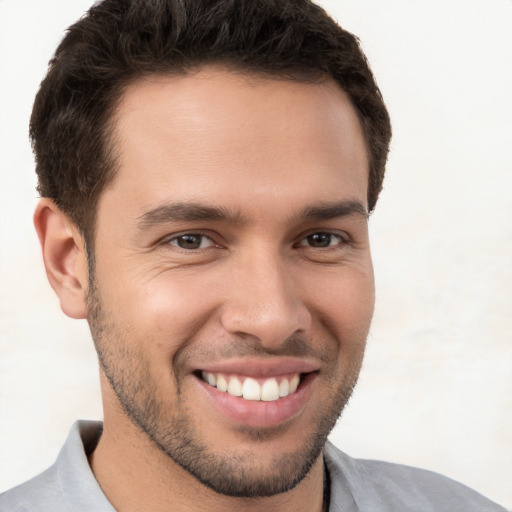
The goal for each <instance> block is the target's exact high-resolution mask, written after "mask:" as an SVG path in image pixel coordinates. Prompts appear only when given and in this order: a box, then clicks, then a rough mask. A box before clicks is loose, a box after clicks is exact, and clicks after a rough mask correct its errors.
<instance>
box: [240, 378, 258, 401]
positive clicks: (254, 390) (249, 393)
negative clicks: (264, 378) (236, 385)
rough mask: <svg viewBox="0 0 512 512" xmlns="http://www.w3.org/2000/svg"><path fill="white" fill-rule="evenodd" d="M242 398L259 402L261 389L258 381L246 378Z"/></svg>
mask: <svg viewBox="0 0 512 512" xmlns="http://www.w3.org/2000/svg"><path fill="white" fill-rule="evenodd" d="M242 396H243V397H244V399H245V400H260V399H261V388H260V385H259V383H258V381H257V380H254V379H251V378H250V377H247V379H245V382H244V385H243V393H242Z"/></svg>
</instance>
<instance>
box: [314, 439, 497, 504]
mask: <svg viewBox="0 0 512 512" xmlns="http://www.w3.org/2000/svg"><path fill="white" fill-rule="evenodd" d="M324 457H325V461H326V465H327V468H328V470H329V475H330V478H331V502H332V501H333V500H336V496H335V495H336V490H338V491H339V492H343V490H342V489H345V488H348V489H349V490H350V492H351V493H352V497H353V500H354V502H355V503H356V504H357V507H358V509H359V510H371V511H376V512H377V511H387V510H393V511H394V512H400V511H409V510H418V511H419V510H421V511H422V512H430V511H431V512H458V511H461V512H462V511H464V512H506V509H504V508H503V507H501V506H500V505H498V504H497V503H494V502H492V501H490V500H488V499H487V498H485V497H484V496H482V495H481V494H479V493H478V492H476V491H474V490H472V489H470V488H469V487H467V486H465V485H463V484H461V483H459V482H456V481H454V480H451V479H450V478H447V477H444V476H442V475H440V474H438V473H434V472H432V471H427V470H424V469H419V468H413V467H410V466H404V465H401V464H392V463H389V462H382V461H376V460H363V459H354V458H352V457H349V456H348V455H347V454H345V453H343V452H341V451H340V450H338V449H337V448H336V447H335V446H333V445H332V444H331V443H328V444H327V445H326V448H325V451H324ZM334 510H336V509H334Z"/></svg>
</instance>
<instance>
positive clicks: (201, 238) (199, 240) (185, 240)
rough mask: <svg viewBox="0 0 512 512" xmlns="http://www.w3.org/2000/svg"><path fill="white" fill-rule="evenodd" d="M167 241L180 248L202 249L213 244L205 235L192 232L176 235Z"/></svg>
mask: <svg viewBox="0 0 512 512" xmlns="http://www.w3.org/2000/svg"><path fill="white" fill-rule="evenodd" d="M169 243H170V244H171V245H175V246H176V247H179V248H180V249H188V250H195V249H204V248H206V247H211V246H212V245H213V241H212V240H211V239H210V238H208V237H207V236H205V235H199V234H194V233H187V234H184V235H179V236H176V237H174V238H172V239H171V240H170V241H169Z"/></svg>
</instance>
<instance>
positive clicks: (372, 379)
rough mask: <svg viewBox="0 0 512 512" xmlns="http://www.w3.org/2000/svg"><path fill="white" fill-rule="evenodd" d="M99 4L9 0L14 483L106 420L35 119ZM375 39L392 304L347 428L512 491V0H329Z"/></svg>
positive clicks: (358, 437)
mask: <svg viewBox="0 0 512 512" xmlns="http://www.w3.org/2000/svg"><path fill="white" fill-rule="evenodd" d="M90 4H91V2H89V1H84V0H46V1H44V2H43V1H40V0H34V1H30V0H0V180H1V181H0V278H1V280H0V415H1V416H0V491H2V490H5V489H7V488H9V487H11V486H13V485H15V484H17V483H20V482H22V481H23V480H25V479H27V478H28V477H30V476H32V475H34V474H36V473H37V472H39V471H41V470H43V469H44V468H45V467H47V466H48V465H50V464H51V463H52V462H53V460H54V458H55V457H56V455H57V452H58V450H59V448H60V446H61V444H62V442H63V441H64V439H65V437H66V434H67V431H68V428H69V427H70V425H71V423H72V422H73V421H74V420H75V419H77V418H101V405H100V397H99V385H98V370H97V364H96V359H95V354H94V350H93V346H92V342H91V340H90V335H89V331H88V328H87V325H86V324H85V323H84V322H82V321H76V320H70V319H68V318H66V317H65V316H64V315H63V314H62V313H61V311H60V309H59V306H58V303H57V300H56V298H55V297H54V295H53V292H52V291H51V289H50V287H49V285H48V284H47V282H46V277H45V275H44V270H43V265H42V262H41V258H40V254H39V247H38V242H37V238H36V235H35V233H34V231H33V228H32V219H31V217H32V211H33V208H34V205H35V203H36V201H37V193H36V191H35V175H34V164H33V158H32V155H31V151H30V144H29V141H28V137H27V126H28V119H29V116H30V111H31V106H32V102H33V98H34V95H35V92H36V90H37V87H38V84H39V82H40V81H41V79H42V78H43V76H44V73H45V69H46V65H47V62H48V60H49V58H50V56H51V54H52V52H53V50H54V48H55V46H56V45H57V43H58V42H59V40H60V39H61V37H62V36H63V33H64V30H65V28H66V27H67V26H68V25H69V24H70V23H72V22H73V21H74V20H75V19H77V18H78V17H79V16H80V15H81V14H82V13H83V12H84V11H85V10H86V9H87V8H88V7H89V6H90ZM322 5H324V6H325V7H326V8H327V9H328V10H329V11H330V12H331V13H332V14H333V16H334V17H335V18H336V19H337V20H338V22H339V23H340V24H341V25H342V26H343V27H344V28H347V29H348V30H350V31H352V32H354V33H356V34H357V35H358V36H359V37H360V40H361V44H362V46H363V48H364V49H365V51H366V53H367V56H368V58H369V60H370V63H371V64H372V68H373V70H374V72H375V75H376V77H377V80H378V82H379V85H380V87H381V90H382V92H383V95H384V98H385V100H386V102H387V104H388V106H389V110H390V113H391V117H392V121H393V128H394V138H393V143H392V150H391V155H390V159H389V164H388V170H387V177H386V181H385V189H384V192H383V194H382V196H381V199H380V202H379V204H378V205H377V209H376V212H375V213H374V215H373V216H372V218H371V220H370V226H371V236H372V246H373V254H374V263H375V273H376V289H377V303H376V311H375V318H374V322H373V326H372V329H371V333H370V337H369V344H368V352H367V358H366V362H365V365H364V368H363V372H362V375H361V379H360V383H359V386H358V388H357V390H356V392H355V395H354V397H353V399H352V402H351V403H350V405H349V407H348V408H347V410H346V411H345V413H344V415H343V418H342V419H341V420H340V422H338V425H337V427H336V429H335V431H334V432H333V434H332V436H331V439H332V440H333V441H334V442H335V444H336V445H338V446H339V447H340V448H342V449H343V450H344V451H346V452H348V453H350V454H351V455H353V456H358V457H364V458H378V459H384V460H390V461H395V462H401V463H405V464H410V465H415V466H421V467H425V468H429V469H432V470H435V471H438V472H441V473H444V474H446V475H449V476H451V477H452V478H455V479H457V480H460V481H462V482H464V483H466V484H468V485H470V486H471V487H474V488H476V489H477V490H479V491H480V492H482V493H483V494H486V495H488V496H489V497H490V498H492V499H494V500H495V501H498V502H500V503H502V504H504V505H508V506H509V507H510V506H512V292H511V290H512V124H511V116H512V94H511V92H512V30H511V27H512V1H511V0H472V1H471V0H465V1H455V0H451V1H441V0H439V1H437V2H436V1H432V0H416V1H412V0H407V1H405V0H404V1H397V0H386V1H378V0H375V1H369V0H352V1H348V0H332V1H324V2H322Z"/></svg>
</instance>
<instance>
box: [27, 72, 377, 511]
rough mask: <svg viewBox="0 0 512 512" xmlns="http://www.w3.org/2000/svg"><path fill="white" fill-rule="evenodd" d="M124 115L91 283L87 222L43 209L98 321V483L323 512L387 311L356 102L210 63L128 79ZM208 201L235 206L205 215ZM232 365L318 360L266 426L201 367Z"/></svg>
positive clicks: (126, 506)
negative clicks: (201, 374) (282, 413)
mask: <svg viewBox="0 0 512 512" xmlns="http://www.w3.org/2000/svg"><path fill="white" fill-rule="evenodd" d="M114 125H115V132H114V134H115V139H116V141H117V143H116V153H117V157H118V163H119V171H118V174H117V177H116V179H115V180H114V182H113V183H112V184H111V185H109V187H108V188H107V189H106V190H104V191H103V192H102V195H101V197H100V201H99V204H98V212H97V229H96V235H95V246H94V250H95V255H96V266H95V269H94V276H93V279H92V282H93V283H94V286H93V287H92V288H91V289H89V277H90V276H89V275H88V268H87V258H86V253H85V249H84V245H83V241H82V239H81V237H80V234H79V232H78V230H77V229H76V227H75V226H73V225H72V224H71V223H70V222H69V220H68V219H67V218H66V216H65V215H64V214H63V213H62V212H60V211H59V209H58V208H57V207H56V206H55V205H54V204H53V203H52V202H51V201H49V200H47V199H45V200H42V201H41V203H40V204H39V206H38V208H37V210H36V213H35V224H36V228H37V230H38V233H39V237H40V239H41V242H42V247H43V255H44V258H45V264H46V269H47V273H48V276H49V279H50V282H51V284H52V286H53V287H54V289H55V290H56V292H57V294H58V295H59V298H60V301H61V307H62V309H63V311H64V312H65V313H66V314H68V315H69V316H72V317H74V318H85V317H86V318H88V320H89V323H90V326H91V332H92V335H93V338H94V341H95V344H96V348H97V350H98V354H99V358H100V362H101V368H102V370H101V384H102V393H103V402H104V415H105V417H104V432H103V435H102V437H101V439H100V442H99V444H98V446H97V448H96V450H95V451H94V453H93V454H92V456H91V457H90V463H91V467H92V469H93V471H94V474H95V476H96V478H97V480H98V482H99V484H100V486H101V487H102V489H103V491H104V492H105V494H106V496H107V497H108V499H109V500H110V501H111V503H112V504H113V505H114V507H115V508H116V510H119V511H122V512H124V511H136V510H141V511H142V510H153V511H159V510H162V511H163V510H166V511H168V510H191V511H194V510H209V511H216V510H223V511H227V510H293V511H295V512H296V511H300V510H304V511H315V510H317V511H319V510H322V506H323V501H322V492H323V461H322V457H321V456H319V450H320V449H321V447H322V446H323V443H324V442H325V438H326V436H327V434H328V432H329V431H330V429H331V428H332V426H333V425H334V422H335V421H336V419H337V417H338V415H339V413H340V412H341V409H342V408H343V406H344V405H345V403H346V401H347V400H348V397H349V396H350V393H351V391H352V388H353V386H354V385H355V383H356V380H357V376H358V374H359V370H360V366H361V361H362V358H363V353H364V347H365V342H366V337H367V334H368V330H369V326H370V322H371V317H372V313H373V304H374V284H373V270H372V263H371V257H370V247H369V240H368V228H367V215H366V214H365V211H366V210H367V200H366V197H367V180H368V160H367V155H366V150H365V144H364V139H363V135H362V131H361V127H360V124H359V121H358V118H357V115H356V113H355V110H354V108H353V107H352V105H351V104H350V102H349V100H348V98H347V97H346V95H345V94H344V93H343V92H342V91H341V90H340V89H339V87H338V86H337V85H336V84H334V83H333V82H331V81H330V80H327V79H326V80H325V81H323V82H321V83H320V82H319V83H315V84H308V83H299V82H294V81H293V82H292V81H284V80H271V79H264V78H261V77H255V76H248V75H244V74H239V73H238V74H237V73H234V72H233V71H229V70H226V69H223V68H220V67H209V68H204V69H201V70H199V71H198V72H196V73H194V74H189V75H186V76H180V77H150V78H146V79H144V80H140V81H138V82H135V83H134V84H132V85H130V86H129V87H128V88H127V89H126V91H125V93H124V95H123V98H122V101H121V103H120V105H119V107H118V110H117V112H116V116H115V119H114ZM177 204H178V205H179V207H177V206H176V205H177ZM191 205H194V208H195V210H194V211H195V212H196V213H197V208H198V206H200V207H201V208H203V210H204V208H205V207H208V208H217V210H219V209H221V210H222V211H221V213H222V214H223V215H216V216H212V215H209V216H206V217H205V216H204V215H203V218H201V219H197V218H196V219H191V218H189V217H190V215H189V214H190V206H191ZM333 205H336V207H335V208H333ZM184 207H185V208H184ZM183 211H185V212H187V215H181V216H178V217H177V216H176V212H183ZM304 212H309V215H304ZM210 213H211V212H210ZM217 213H219V212H218V211H217ZM171 214H172V215H171ZM203 214H204V211H203ZM319 233H320V235H318V234H319ZM184 234H191V235H194V236H193V237H192V238H188V239H184V238H182V236H183V235H184ZM315 234H316V235H315ZM180 237H181V238H180ZM186 242H188V245H187V243H186ZM194 244H196V245H194ZM180 245H181V247H180ZM226 361H227V362H228V363H229V364H231V363H232V362H233V361H235V362H236V364H237V365H238V366H237V368H244V365H247V368H252V369H251V370H247V372H248V373H250V372H254V371H256V373H258V372H259V373H260V374H261V372H264V371H267V370H265V368H267V366H266V365H269V364H272V365H274V366H273V367H272V371H273V372H276V371H278V369H279V365H281V364H283V365H286V364H292V365H293V364H305V362H306V363H307V364H308V365H310V367H311V368H314V371H311V372H309V373H310V374H311V375H312V377H311V378H310V381H308V384H307V386H306V385H304V396H305V398H304V399H303V400H302V402H301V404H300V407H298V409H297V410H296V411H295V412H294V413H293V414H291V415H290V416H287V417H286V418H285V419H283V420H281V421H278V422H277V423H276V422H273V423H272V422H270V423H268V424H266V423H265V422H266V421H267V420H266V418H267V416H265V415H264V414H263V415H262V414H260V413H261V409H257V410H256V409H254V410H255V411H257V412H255V416H258V415H259V416H258V417H260V419H261V422H260V423H261V424H258V425H254V424H250V423H249V424H243V422H240V421H236V420H233V418H230V417H227V416H226V415H225V414H223V412H222V407H221V408H220V409H219V407H216V405H215V403H214V402H215V400H212V399H211V397H210V395H209V394H208V392H205V384H204V382H203V381H201V379H200V378H198V376H197V374H198V371H199V370H201V369H204V368H205V367H207V366H208V365H212V364H213V365H214V366H215V365H219V364H225V363H226ZM251 365H252V366H251ZM254 368H257V370H254ZM276 368H277V369H276ZM267 369H268V368H267ZM237 400H241V399H237ZM255 407H256V406H255ZM258 411H259V412H258ZM187 450H188V451H187ZM193 453H198V454H199V459H200V462H199V463H197V462H196V463H195V466H194V462H193V460H192V459H193V457H192V456H191V455H193ZM187 457H188V458H187ZM196 459H197V457H196ZM187 464H188V467H187ZM192 466H194V467H192ZM202 468H203V469H204V468H206V469H204V471H203V473H204V475H201V471H202ZM205 475H206V477H208V478H210V480H211V481H209V482H203V483H201V481H200V480H201V479H203V480H204V478H206V477H205ZM224 481H229V482H230V485H231V487H230V488H229V489H228V487H225V488H222V487H219V486H222V485H223V482H224ZM276 481H277V482H278V483H277V484H272V485H273V486H274V487H272V485H271V482H276ZM205 483H206V485H205ZM227 485H228V484H226V486H227ZM276 485H277V487H276ZM234 489H235V490H234ZM276 492H277V494H276ZM237 493H238V494H237ZM251 493H252V494H251ZM229 494H231V495H229ZM258 495H259V496H264V497H256V496H258ZM244 496H245V497H244Z"/></svg>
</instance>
